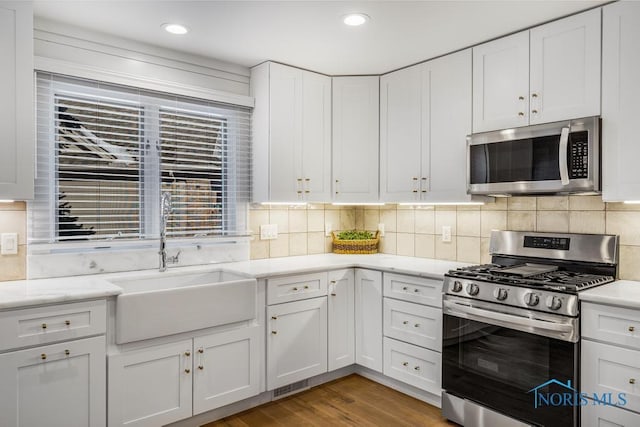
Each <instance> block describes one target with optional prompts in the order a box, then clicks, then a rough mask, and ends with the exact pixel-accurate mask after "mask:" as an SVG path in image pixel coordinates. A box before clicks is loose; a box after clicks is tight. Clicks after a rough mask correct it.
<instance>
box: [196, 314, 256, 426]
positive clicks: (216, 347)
mask: <svg viewBox="0 0 640 427" xmlns="http://www.w3.org/2000/svg"><path fill="white" fill-rule="evenodd" d="M262 330H263V329H262V328H260V327H259V326H254V327H251V328H248V329H237V330H233V331H229V332H221V333H217V334H215V335H208V336H205V337H198V338H194V340H193V350H194V353H193V354H194V359H193V415H196V414H200V413H202V412H206V411H210V410H212V409H215V408H219V407H221V406H224V405H228V404H230V403H233V402H237V401H239V400H242V399H246V398H248V397H251V396H255V395H257V394H258V393H259V392H260V361H259V360H258V359H259V357H260V355H261V352H260V333H261V331H262Z"/></svg>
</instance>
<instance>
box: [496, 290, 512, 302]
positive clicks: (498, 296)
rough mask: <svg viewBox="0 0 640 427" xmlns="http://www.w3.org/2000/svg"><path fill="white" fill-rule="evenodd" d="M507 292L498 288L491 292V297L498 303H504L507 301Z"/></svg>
mask: <svg viewBox="0 0 640 427" xmlns="http://www.w3.org/2000/svg"><path fill="white" fill-rule="evenodd" d="M508 295H509V292H508V291H507V290H506V289H505V288H498V289H496V290H495V291H493V296H494V297H496V299H497V300H498V301H504V300H506V299H507V296H508Z"/></svg>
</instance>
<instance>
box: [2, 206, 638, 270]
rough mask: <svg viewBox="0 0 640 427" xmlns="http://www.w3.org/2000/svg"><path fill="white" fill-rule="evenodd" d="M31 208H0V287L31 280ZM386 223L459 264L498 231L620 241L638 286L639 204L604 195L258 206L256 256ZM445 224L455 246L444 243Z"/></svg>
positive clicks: (415, 249)
mask: <svg viewBox="0 0 640 427" xmlns="http://www.w3.org/2000/svg"><path fill="white" fill-rule="evenodd" d="M26 222H27V221H26V209H25V204H24V203H23V202H15V203H0V233H2V232H18V243H19V251H18V255H1V256H0V281H6V280H19V279H24V278H25V277H26V243H25V241H26ZM380 223H383V224H384V225H385V232H386V234H385V237H384V238H382V240H381V247H380V248H381V252H383V253H389V254H398V255H407V256H417V257H423V258H436V259H445V260H457V261H462V262H469V263H480V262H488V261H489V253H488V248H489V236H490V234H491V230H492V229H504V230H523V231H527V230H528V231H549V232H572V233H608V234H618V235H620V278H622V279H628V280H640V262H639V261H640V205H627V204H622V203H604V202H603V201H602V199H601V197H599V196H563V197H511V198H500V199H496V201H495V202H492V203H487V204H485V205H483V206H436V207H433V206H415V207H412V206H400V205H385V206H365V207H345V206H333V205H323V204H312V205H308V206H303V207H299V206H292V207H287V206H270V207H266V206H262V205H257V206H252V208H251V209H250V212H249V224H250V226H249V228H250V229H251V230H252V241H251V258H252V259H261V258H275V257H284V256H293V255H307V254H319V253H328V252H331V237H327V236H325V229H326V228H330V229H332V230H348V229H353V228H358V229H363V228H364V229H367V230H375V229H377V226H378V224H380ZM261 224H278V233H279V234H278V238H277V239H274V240H260V235H259V234H260V225H261ZM443 226H450V227H451V242H443V241H442V239H441V230H442V227H443Z"/></svg>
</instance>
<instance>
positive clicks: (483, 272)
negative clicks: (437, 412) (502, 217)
mask: <svg viewBox="0 0 640 427" xmlns="http://www.w3.org/2000/svg"><path fill="white" fill-rule="evenodd" d="M490 252H491V255H492V263H491V264H486V265H477V266H471V267H466V268H460V269H457V270H451V271H449V273H447V274H446V275H445V280H444V296H443V315H444V319H443V349H442V359H443V360H442V364H443V369H442V371H443V372H442V382H443V389H444V393H443V402H442V412H443V415H444V416H445V417H446V418H448V419H449V420H451V421H455V422H457V423H459V424H462V425H464V426H465V427H474V426H478V427H479V426H492V427H500V426H521V425H522V426H527V425H535V426H558V427H567V426H578V425H579V422H580V419H579V416H580V406H579V402H578V401H577V400H576V399H577V398H578V396H579V392H580V388H579V386H580V385H579V369H580V366H579V365H580V364H579V360H580V359H579V357H580V348H579V345H580V344H579V342H580V325H579V315H580V304H579V300H578V293H579V292H580V291H582V290H584V289H588V288H591V287H594V286H599V285H602V284H605V283H609V282H611V281H613V280H615V278H616V276H617V268H618V236H611V235H596V234H559V233H533V232H514V231H494V232H492V235H491V243H490ZM558 396H559V397H560V398H557V397H558Z"/></svg>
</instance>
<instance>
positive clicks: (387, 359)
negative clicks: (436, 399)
mask: <svg viewBox="0 0 640 427" xmlns="http://www.w3.org/2000/svg"><path fill="white" fill-rule="evenodd" d="M384 374H385V375H387V376H389V377H391V378H395V379H397V380H400V381H402V382H405V383H407V384H410V385H412V386H414V387H417V388H419V389H422V390H425V391H428V392H431V393H433V394H437V395H438V396H439V395H440V393H441V391H442V388H441V384H442V357H441V354H440V353H438V352H436V351H433V350H427V349H426V348H422V347H418V346H416V345H412V344H407V343H405V342H402V341H397V340H394V339H391V338H387V337H385V338H384Z"/></svg>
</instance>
